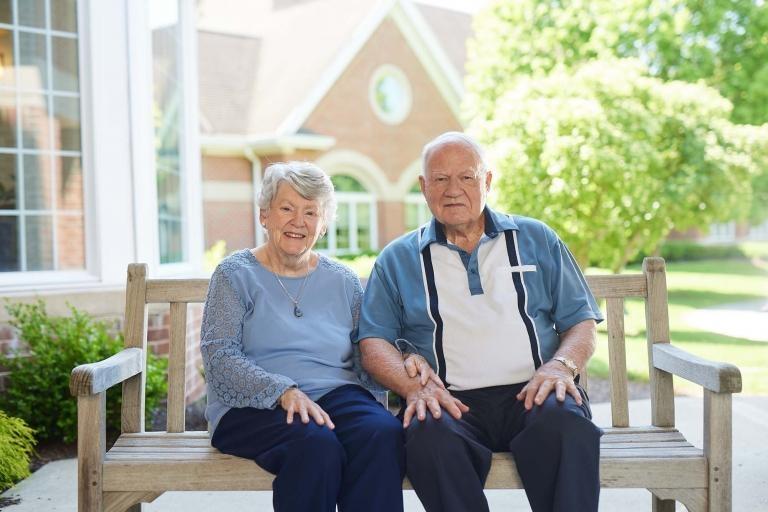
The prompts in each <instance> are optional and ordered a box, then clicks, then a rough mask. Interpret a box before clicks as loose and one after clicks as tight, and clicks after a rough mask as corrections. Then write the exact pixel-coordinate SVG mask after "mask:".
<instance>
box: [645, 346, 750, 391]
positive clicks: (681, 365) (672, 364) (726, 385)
mask: <svg viewBox="0 0 768 512" xmlns="http://www.w3.org/2000/svg"><path fill="white" fill-rule="evenodd" d="M653 366H654V367H655V368H658V369H659V370H663V371H665V372H668V373H672V374H674V375H677V376H678V377H682V378H683V379H685V380H689V381H691V382H694V383H696V384H698V385H700V386H702V387H704V388H705V389H708V390H710V391H712V392H714V393H739V392H740V391H741V372H740V371H739V369H738V368H737V367H736V366H734V365H732V364H730V363H721V362H717V361H710V360H708V359H703V358H701V357H698V356H695V355H693V354H691V353H690V352H687V351H685V350H682V349H680V348H678V347H675V346H673V345H670V344H669V343H656V344H655V345H654V346H653Z"/></svg>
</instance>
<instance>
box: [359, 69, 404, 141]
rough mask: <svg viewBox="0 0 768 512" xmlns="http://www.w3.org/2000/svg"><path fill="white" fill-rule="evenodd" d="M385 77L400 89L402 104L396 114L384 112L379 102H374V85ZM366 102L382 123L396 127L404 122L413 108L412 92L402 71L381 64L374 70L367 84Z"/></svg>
mask: <svg viewBox="0 0 768 512" xmlns="http://www.w3.org/2000/svg"><path fill="white" fill-rule="evenodd" d="M385 76H391V77H392V78H394V79H395V81H397V83H398V85H399V86H400V87H401V88H402V92H403V104H402V105H400V107H399V108H398V110H397V111H396V112H385V111H384V110H382V108H381V106H380V105H379V102H378V101H376V83H377V82H378V81H379V80H380V79H381V78H383V77H385ZM368 101H369V103H370V104H371V109H372V110H373V112H374V113H375V114H376V117H378V118H379V119H380V120H381V121H382V122H383V123H385V124H388V125H392V126H396V125H399V124H400V123H402V122H403V121H405V119H406V118H407V117H408V115H409V114H410V113H411V108H412V107H413V92H412V91H411V83H410V82H409V81H408V77H407V76H406V74H405V73H404V72H403V70H402V69H400V68H399V67H397V66H395V65H393V64H382V65H381V66H379V67H378V68H376V70H374V72H373V74H372V75H371V80H370V81H369V83H368Z"/></svg>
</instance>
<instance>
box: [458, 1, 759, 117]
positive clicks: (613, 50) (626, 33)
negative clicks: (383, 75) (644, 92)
mask: <svg viewBox="0 0 768 512" xmlns="http://www.w3.org/2000/svg"><path fill="white" fill-rule="evenodd" d="M475 34H476V36H475V38H474V40H473V41H470V44H469V48H468V50H469V61H468V66H467V69H468V75H469V76H468V80H467V89H468V92H469V102H468V103H469V107H470V110H469V112H470V114H471V115H472V116H475V115H480V116H484V117H486V118H487V117H489V116H490V115H491V114H492V112H493V110H494V105H495V101H496V99H497V98H499V97H500V96H501V95H502V94H503V93H504V91H505V90H506V89H507V88H508V87H509V84H510V83H513V82H514V81H515V80H516V79H518V78H520V77H523V76H537V75H541V74H547V73H549V72H550V71H552V70H553V69H555V68H557V67H560V66H565V67H572V66H579V65H581V64H583V63H584V62H586V61H590V60H594V59H603V58H606V57H618V58H627V57H629V58H637V59H639V60H640V61H641V62H643V63H644V65H645V67H646V69H647V71H648V73H650V74H651V75H653V76H657V77H659V78H662V79H665V80H685V81H688V82H696V81H698V80H704V81H705V83H707V84H708V85H711V86H712V87H715V88H716V89H718V90H719V91H720V94H722V95H723V96H724V97H726V98H728V99H729V100H730V101H731V102H732V103H733V105H734V108H733V111H732V115H731V120H733V121H735V122H737V123H749V124H762V123H765V122H768V2H765V0H572V1H567V2H564V1H561V0H515V1H509V0H497V1H495V2H493V3H492V4H490V5H489V7H488V8H486V9H485V10H484V11H482V12H480V13H478V15H477V17H476V19H475Z"/></svg>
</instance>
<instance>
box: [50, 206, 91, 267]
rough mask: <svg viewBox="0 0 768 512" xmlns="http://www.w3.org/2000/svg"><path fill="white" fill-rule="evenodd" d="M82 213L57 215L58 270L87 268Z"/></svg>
mask: <svg viewBox="0 0 768 512" xmlns="http://www.w3.org/2000/svg"><path fill="white" fill-rule="evenodd" d="M84 224H85V223H84V221H83V216H82V215H57V216H56V241H57V242H56V243H57V244H58V247H57V249H58V250H57V251H56V253H57V255H58V258H59V262H58V263H59V264H58V266H57V269H58V270H82V269H84V268H85V225H84Z"/></svg>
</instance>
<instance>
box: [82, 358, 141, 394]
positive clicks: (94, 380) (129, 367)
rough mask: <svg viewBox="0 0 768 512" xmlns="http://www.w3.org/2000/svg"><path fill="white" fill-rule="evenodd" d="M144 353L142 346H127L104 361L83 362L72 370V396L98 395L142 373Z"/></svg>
mask: <svg viewBox="0 0 768 512" xmlns="http://www.w3.org/2000/svg"><path fill="white" fill-rule="evenodd" d="M143 355H144V354H143V351H142V350H141V349H140V348H126V349H123V350H121V351H120V352H118V353H117V354H115V355H113V356H112V357H109V358H107V359H104V360H103V361H99V362H97V363H89V364H81V365H80V366H78V367H76V368H75V369H74V370H72V375H71V377H70V379H69V391H70V393H72V396H88V395H96V394H98V393H101V392H102V391H106V390H107V389H109V388H111V387H112V386H114V385H115V384H119V383H121V382H123V381H124V380H126V379H128V378H130V377H133V376H134V375H137V374H139V373H141V371H142V369H143V366H144V358H143Z"/></svg>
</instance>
